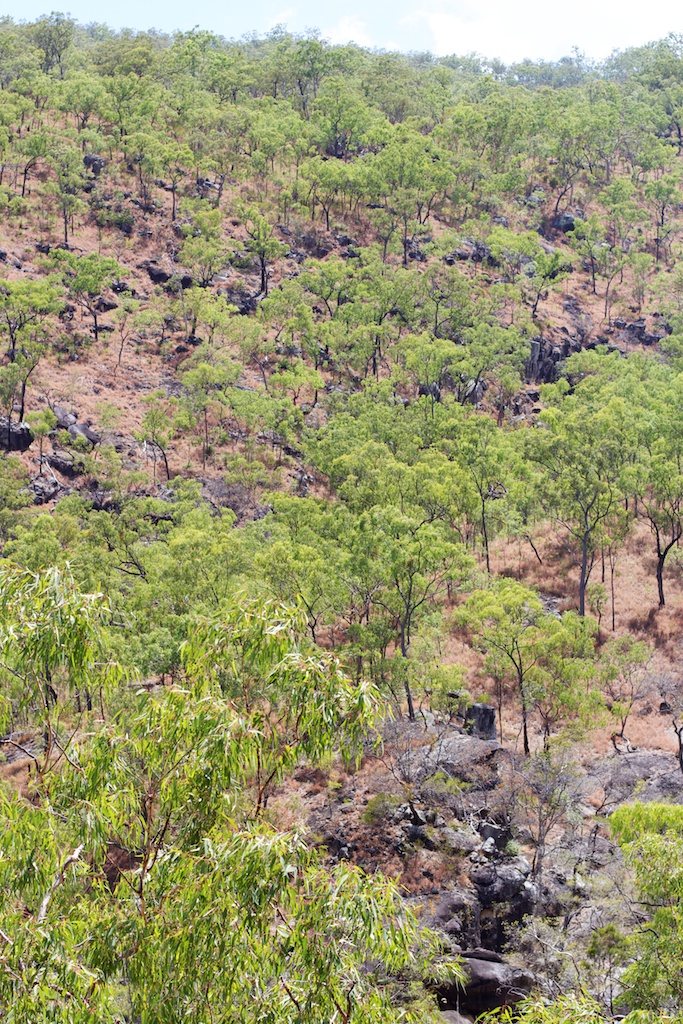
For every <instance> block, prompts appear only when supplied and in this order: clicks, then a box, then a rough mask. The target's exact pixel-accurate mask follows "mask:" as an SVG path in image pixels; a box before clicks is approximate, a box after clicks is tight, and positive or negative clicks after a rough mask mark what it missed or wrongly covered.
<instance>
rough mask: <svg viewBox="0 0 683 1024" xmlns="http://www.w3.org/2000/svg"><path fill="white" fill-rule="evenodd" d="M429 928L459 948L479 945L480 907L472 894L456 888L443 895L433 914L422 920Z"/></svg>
mask: <svg viewBox="0 0 683 1024" xmlns="http://www.w3.org/2000/svg"><path fill="white" fill-rule="evenodd" d="M423 920H424V922H425V924H427V925H428V926H429V927H430V928H435V929H438V930H439V931H441V932H443V933H444V934H445V935H448V936H449V938H451V939H453V940H454V941H455V942H456V943H457V944H458V946H460V947H463V946H464V947H470V948H473V947H477V946H479V945H480V944H481V906H480V904H479V900H478V899H477V898H476V896H475V895H474V893H471V892H468V891H467V889H461V888H457V889H454V890H453V891H452V892H447V893H444V894H443V895H442V896H441V897H440V899H439V902H438V904H437V905H436V909H435V910H434V912H433V913H432V914H430V915H428V916H426V917H424V918H423Z"/></svg>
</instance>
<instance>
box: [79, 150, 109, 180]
mask: <svg viewBox="0 0 683 1024" xmlns="http://www.w3.org/2000/svg"><path fill="white" fill-rule="evenodd" d="M83 164H84V166H85V167H87V168H88V170H89V171H92V173H93V174H94V175H95V177H96V178H97V177H98V175H100V174H101V173H102V171H103V170H104V168H105V167H106V166H107V161H106V160H105V159H104V157H103V156H98V155H97V154H96V153H86V154H85V156H84V157H83Z"/></svg>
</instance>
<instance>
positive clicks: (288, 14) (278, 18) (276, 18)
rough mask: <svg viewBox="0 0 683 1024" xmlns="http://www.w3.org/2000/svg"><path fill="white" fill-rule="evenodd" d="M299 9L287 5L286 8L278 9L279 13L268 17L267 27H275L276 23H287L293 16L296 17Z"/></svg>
mask: <svg viewBox="0 0 683 1024" xmlns="http://www.w3.org/2000/svg"><path fill="white" fill-rule="evenodd" d="M298 13H299V10H298V8H297V7H285V8H284V10H282V11H278V13H277V14H273V15H272V16H271V17H269V18H268V21H267V23H266V27H267V29H271V28H275V26H276V25H286V24H287V22H288V21H291V20H292V18H296V16H297V14H298Z"/></svg>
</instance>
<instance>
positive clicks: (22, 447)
mask: <svg viewBox="0 0 683 1024" xmlns="http://www.w3.org/2000/svg"><path fill="white" fill-rule="evenodd" d="M32 441H33V434H32V433H31V428H30V427H29V425H28V423H12V424H10V426H9V428H8V426H7V418H6V417H5V416H0V448H3V449H4V450H5V451H6V452H25V451H26V449H27V448H28V447H30V445H31V443H32Z"/></svg>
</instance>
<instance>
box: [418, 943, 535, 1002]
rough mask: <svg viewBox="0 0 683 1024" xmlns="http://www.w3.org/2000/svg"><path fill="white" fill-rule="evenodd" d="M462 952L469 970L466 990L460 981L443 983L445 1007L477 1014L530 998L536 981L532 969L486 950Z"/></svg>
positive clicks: (441, 991) (441, 993)
mask: <svg viewBox="0 0 683 1024" xmlns="http://www.w3.org/2000/svg"><path fill="white" fill-rule="evenodd" d="M462 956H463V958H464V967H465V972H466V974H467V980H466V982H465V989H464V991H463V990H462V988H461V987H460V986H459V985H458V984H457V983H456V982H453V983H451V984H446V985H443V986H440V987H439V988H438V989H437V996H438V1000H439V1008H440V1009H441V1010H442V1011H444V1010H451V1011H453V1010H455V1011H456V1012H458V1013H461V1014H467V1015H468V1016H471V1017H477V1016H478V1015H479V1014H480V1013H486V1012H488V1011H489V1010H496V1009H498V1007H499V1006H510V1005H511V1004H514V1003H518V1002H520V1001H521V1000H522V999H526V998H527V996H528V995H529V994H530V992H531V991H532V989H533V987H534V985H535V978H534V976H533V974H531V973H530V971H526V970H524V968H523V967H513V966H512V964H507V963H505V962H504V961H503V960H502V959H501V958H500V957H497V956H496V955H495V954H490V953H488V952H487V951H486V950H481V949H478V950H472V951H470V952H464V953H463V954H462ZM484 957H485V958H486V959H484Z"/></svg>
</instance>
